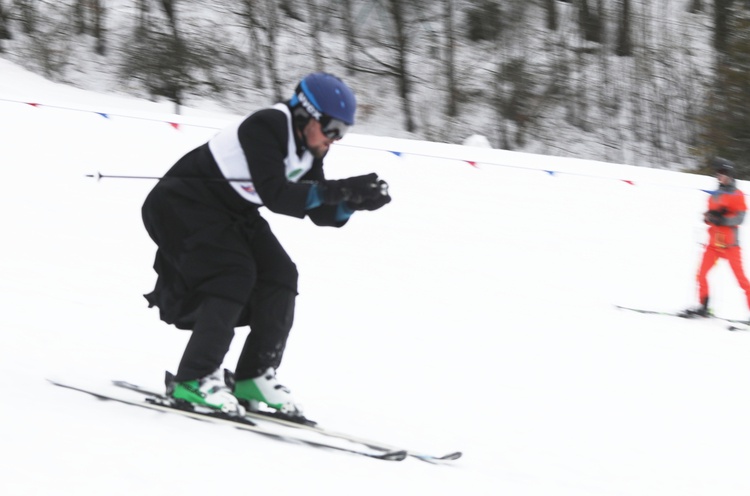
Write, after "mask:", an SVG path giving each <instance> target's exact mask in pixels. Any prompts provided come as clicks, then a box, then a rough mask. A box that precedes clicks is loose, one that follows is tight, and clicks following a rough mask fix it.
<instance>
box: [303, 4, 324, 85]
mask: <svg viewBox="0 0 750 496" xmlns="http://www.w3.org/2000/svg"><path fill="white" fill-rule="evenodd" d="M307 20H308V22H309V23H310V39H311V40H312V54H313V60H314V61H315V70H317V71H322V70H325V62H324V61H323V40H321V38H320V32H321V31H322V27H321V22H320V12H319V8H318V2H317V1H316V0H307Z"/></svg>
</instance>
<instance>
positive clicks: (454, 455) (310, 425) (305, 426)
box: [112, 381, 462, 464]
mask: <svg viewBox="0 0 750 496" xmlns="http://www.w3.org/2000/svg"><path fill="white" fill-rule="evenodd" d="M112 384H114V385H115V386H117V387H121V388H124V389H128V390H130V391H135V392H137V393H140V394H143V395H146V396H148V397H151V398H163V397H164V395H163V394H161V393H159V392H157V391H152V390H150V389H147V388H144V387H141V386H138V385H136V384H131V383H129V382H127V381H112ZM245 418H248V419H250V420H255V421H265V422H271V423H274V424H278V425H282V426H285V427H291V428H294V429H302V430H307V431H312V432H316V433H318V434H321V435H323V436H326V437H331V438H336V439H342V440H345V441H350V442H353V443H357V444H361V445H362V446H365V447H367V448H370V449H374V450H377V451H381V452H385V453H390V452H397V453H398V452H402V451H403V452H405V453H406V455H407V456H410V457H412V458H416V459H418V460H421V461H424V462H428V463H436V464H437V463H443V462H449V461H453V460H458V459H459V458H461V456H462V453H461V452H460V451H454V452H451V453H447V454H445V455H433V454H428V453H421V452H419V451H414V450H408V449H407V450H402V449H401V448H397V447H395V446H390V445H387V444H384V443H380V442H377V441H372V440H369V439H364V438H361V437H358V436H353V435H351V434H346V433H343V432H336V431H332V430H328V429H325V428H323V427H321V426H319V425H318V424H317V423H315V422H312V421H309V420H308V419H304V420H303V421H300V422H297V421H294V420H291V419H289V418H280V417H278V416H273V415H272V414H268V413H263V412H255V411H248V412H247V413H246V414H245Z"/></svg>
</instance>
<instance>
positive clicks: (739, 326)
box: [615, 305, 750, 331]
mask: <svg viewBox="0 0 750 496" xmlns="http://www.w3.org/2000/svg"><path fill="white" fill-rule="evenodd" d="M615 308H617V309H619V310H628V311H630V312H637V313H644V314H648V315H665V316H667V317H679V318H681V319H697V320H715V321H718V322H722V323H724V324H726V330H728V331H750V324H748V322H746V321H743V320H735V319H725V318H723V317H716V316H715V315H709V316H706V317H701V316H698V315H695V316H691V315H684V314H681V313H676V312H662V311H660V310H649V309H646V308H632V307H623V306H620V305H615Z"/></svg>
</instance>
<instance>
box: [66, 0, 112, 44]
mask: <svg viewBox="0 0 750 496" xmlns="http://www.w3.org/2000/svg"><path fill="white" fill-rule="evenodd" d="M73 24H74V26H75V32H76V34H78V35H82V34H91V35H92V36H94V38H95V39H96V47H95V50H96V53H97V54H99V55H104V54H105V53H106V50H107V45H106V41H105V39H104V0H75V2H74V3H73Z"/></svg>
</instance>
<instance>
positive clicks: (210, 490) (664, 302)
mask: <svg viewBox="0 0 750 496" xmlns="http://www.w3.org/2000/svg"><path fill="white" fill-rule="evenodd" d="M0 64H2V66H1V67H0V69H1V71H2V74H3V78H2V80H1V81H0V154H1V156H2V163H3V168H2V172H3V177H2V180H1V181H0V211H1V212H2V224H1V226H2V232H3V236H2V240H3V241H2V243H1V244H0V301H2V305H0V308H1V311H0V329H1V331H0V384H1V385H2V388H1V389H0V390H2V392H3V394H4V398H5V405H4V407H3V409H2V422H0V439H2V440H3V441H2V449H0V453H2V456H3V463H2V467H3V470H2V472H3V475H2V477H0V493H2V494H8V495H59V494H65V495H67V494H70V495H101V494H108V495H109V494H111V495H132V494H141V495H151V494H153V495H164V494H183V495H184V494H235V493H247V494H277V495H297V494H316V495H317V494H321V495H323V494H325V495H334V494H335V495H339V494H366V495H370V494H371V495H379V496H380V495H383V494H394V495H402V494H435V495H463V494H477V495H497V494H512V495H514V496H518V495H535V496H537V495H538V496H542V495H543V496H548V495H554V496H560V495H592V496H593V495H596V496H604V495H639V496H665V495H679V496H686V495H712V496H713V495H718V494H720V495H723V496H727V495H738V496H739V495H746V494H748V492H749V491H750V478H749V477H748V476H747V466H748V463H750V453H749V450H748V446H750V424H749V423H748V420H747V419H748V418H750V400H748V395H747V394H746V389H747V378H748V377H749V376H750V360H748V356H750V333H731V332H727V331H725V330H723V329H722V328H721V326H719V325H716V324H714V323H711V322H693V321H681V320H678V319H672V318H669V317H658V316H657V317H654V316H644V315H639V314H630V313H624V312H621V311H617V310H615V309H614V307H613V304H626V305H633V306H648V307H652V308H659V309H665V310H670V309H677V308H680V307H683V306H687V305H689V304H692V303H694V300H693V298H694V294H695V287H694V272H695V269H696V266H697V262H698V257H699V255H700V252H701V246H700V242H702V241H703V235H704V226H703V225H702V224H701V223H700V219H701V212H702V210H703V209H704V207H705V201H706V194H705V192H703V191H701V190H702V189H706V188H711V187H713V186H714V183H715V182H714V180H713V179H711V178H707V177H699V176H691V175H685V174H678V173H671V172H665V171H655V170H647V169H638V168H632V167H625V166H615V165H608V164H598V163H592V162H584V161H575V160H569V159H568V160H563V159H558V158H552V157H544V156H532V155H521V154H513V153H508V152H503V151H500V150H489V149H481V148H465V147H459V146H448V145H437V144H432V143H427V142H413V141H404V140H393V139H385V138H378V137H372V136H362V135H352V136H348V137H347V138H346V139H344V140H343V141H342V142H341V143H340V144H339V145H337V146H336V147H335V149H334V150H333V151H332V153H331V154H330V158H329V160H328V161H327V162H328V167H327V170H328V174H329V176H330V177H344V176H348V175H354V174H359V173H363V172H369V171H376V172H378V173H379V174H380V175H381V176H382V177H384V178H385V179H387V180H388V181H389V183H390V185H391V193H392V196H393V198H394V200H393V203H392V204H390V205H388V206H387V207H386V208H383V209H382V210H380V211H378V212H374V213H357V214H356V215H355V217H353V218H352V220H351V222H350V223H349V225H347V226H346V227H345V228H344V229H340V230H334V229H325V228H317V227H315V226H313V225H312V224H311V223H310V222H309V221H306V220H305V221H300V220H297V219H291V218H284V217H279V216H274V215H271V214H270V213H266V214H265V215H266V216H267V218H269V219H270V221H271V223H272V226H273V228H274V230H275V232H276V234H277V235H278V236H279V238H280V239H281V241H282V242H283V243H284V245H285V246H286V248H287V249H288V251H289V253H290V255H291V256H292V258H293V259H294V260H295V262H296V263H297V266H298V268H299V270H300V273H301V280H300V296H299V298H298V311H297V317H296V321H295V327H294V330H293V334H292V337H291V339H290V342H289V347H288V352H287V355H286V358H285V362H284V364H283V365H282V367H281V369H280V378H281V379H282V380H283V381H284V382H285V383H286V384H287V385H288V386H290V387H291V388H292V390H293V391H294V392H295V394H296V395H297V396H298V397H299V398H300V399H301V400H302V402H303V403H304V404H305V406H306V409H307V412H308V413H309V415H310V416H311V417H314V418H316V419H317V420H319V421H320V422H321V423H322V424H324V425H327V426H330V427H333V428H335V429H338V430H344V431H351V432H353V433H358V434H361V435H365V436H369V437H375V438H380V439H382V440H384V441H388V442H390V443H393V444H403V445H404V446H407V447H413V448H416V449H422V450H434V451H439V452H440V451H442V452H445V451H449V450H462V451H463V452H464V453H465V456H464V458H463V459H462V460H460V461H458V462H456V463H455V466H454V467H436V466H431V465H427V464H424V463H421V462H419V461H416V460H407V461H405V462H401V463H389V462H381V461H376V460H368V459H360V458H357V457H353V456H347V455H345V454H341V453H337V452H329V451H320V450H315V449H313V448H309V447H305V446H298V445H294V444H285V443H280V442H275V441H272V440H268V439H265V438H263V437H260V436H256V435H253V434H250V433H245V432H240V431H236V430H234V429H230V428H223V427H217V426H213V425H206V424H203V423H198V422H194V421H191V420H188V419H183V418H179V417H176V416H168V415H163V414H158V413H154V412H149V411H146V410H143V411H141V410H140V409H136V408H132V407H128V406H124V405H117V404H112V403H103V402H98V401H96V400H94V399H92V398H91V397H88V396H85V395H81V394H77V393H75V392H71V391H66V390H62V389H59V388H55V387H53V386H51V385H50V384H49V383H48V382H47V381H46V379H47V378H57V379H68V380H79V381H83V382H86V383H88V384H97V383H99V384H105V383H106V382H107V381H108V380H109V379H114V378H120V379H127V380H130V381H132V382H138V383H142V384H144V385H148V386H153V387H158V386H159V384H160V382H161V378H162V374H163V371H164V370H165V369H172V370H174V368H175V367H176V365H177V362H178V360H179V357H180V355H181V353H182V349H183V346H184V344H185V343H186V341H187V338H188V334H187V333H185V332H182V331H178V330H176V329H173V328H171V327H169V326H166V325H165V324H163V323H161V322H160V321H159V320H158V317H157V312H156V311H155V310H149V309H148V308H146V304H145V300H144V299H143V298H142V296H141V295H142V294H143V293H145V292H147V291H149V290H150V289H151V287H152V285H153V283H154V273H153V271H152V270H151V263H152V260H153V254H154V246H153V245H152V243H151V242H150V240H149V239H148V236H147V235H146V233H145V231H144V229H143V228H142V225H141V222H140V210H139V209H140V205H141V203H142V201H143V199H144V197H145V195H146V194H147V193H148V191H149V189H150V188H151V187H152V186H153V182H152V181H148V180H102V181H100V182H96V181H94V180H92V179H89V178H86V177H84V176H85V174H88V173H94V172H96V171H101V172H102V173H109V174H133V175H159V174H162V173H163V172H164V171H165V170H166V169H167V168H168V167H169V166H170V165H171V163H172V162H173V161H174V160H175V159H176V158H178V157H179V156H180V155H181V154H182V153H184V152H185V151H187V150H189V149H191V148H192V147H193V146H195V145H197V144H200V143H202V142H203V141H205V140H206V139H207V138H208V137H209V136H211V134H212V133H213V132H214V131H213V128H212V126H214V125H218V124H220V123H221V122H224V121H226V120H227V119H230V118H231V116H207V115H202V114H201V113H195V114H194V115H195V119H196V121H193V122H192V123H193V124H201V123H203V124H205V127H197V126H187V125H183V126H180V128H179V130H178V129H175V128H174V127H173V126H170V125H169V124H168V123H169V122H173V121H174V119H175V117H174V116H170V115H167V114H166V113H165V112H166V111H165V110H164V109H163V108H157V107H154V106H153V104H148V103H142V102H137V101H128V100H123V99H122V98H110V97H109V96H107V95H101V94H92V93H84V92H81V91H79V90H73V89H70V88H66V87H61V86H57V85H52V84H50V83H47V82H45V81H43V80H41V79H39V78H38V77H35V76H31V75H29V74H28V73H25V72H23V71H21V70H20V69H18V68H16V67H14V66H12V65H10V64H7V63H4V62H2V61H0ZM14 101H22V102H27V103H39V102H42V103H47V104H49V105H48V106H45V105H41V106H30V105H25V104H22V103H15V102H14ZM63 107H64V108H63ZM73 109H82V110H86V111H78V110H73ZM92 111H94V112H92ZM96 111H98V112H104V113H108V114H110V115H109V118H104V117H103V116H101V115H99V114H96V113H95V112H96ZM126 116H131V117H126ZM134 117H138V118H134ZM392 152H398V153H392ZM441 157H442V158H441ZM469 161H470V162H474V163H475V165H471V164H469V163H468V162H469ZM742 186H746V185H745V184H744V183H743V184H742ZM749 231H750V230H749V229H745V230H744V231H743V240H747V236H748V234H747V233H748V232H749ZM711 282H712V283H713V288H714V292H713V295H714V296H713V299H714V302H715V310H716V312H717V313H718V314H722V315H725V316H728V317H746V316H748V315H749V314H750V311H748V309H747V308H745V304H744V302H743V295H742V294H741V292H740V290H739V288H738V287H737V285H736V283H735V281H734V280H733V278H732V275H731V273H730V271H729V269H728V267H726V266H725V265H722V264H720V265H718V266H717V267H716V269H715V270H714V272H713V273H712V276H711ZM244 332H246V330H244V331H239V332H238V339H237V342H236V343H235V344H236V346H234V347H233V348H232V350H231V351H230V354H229V356H228V358H227V366H229V367H230V368H232V367H233V366H234V362H235V360H236V358H237V355H238V353H239V345H240V344H241V341H242V340H243V338H244Z"/></svg>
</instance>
